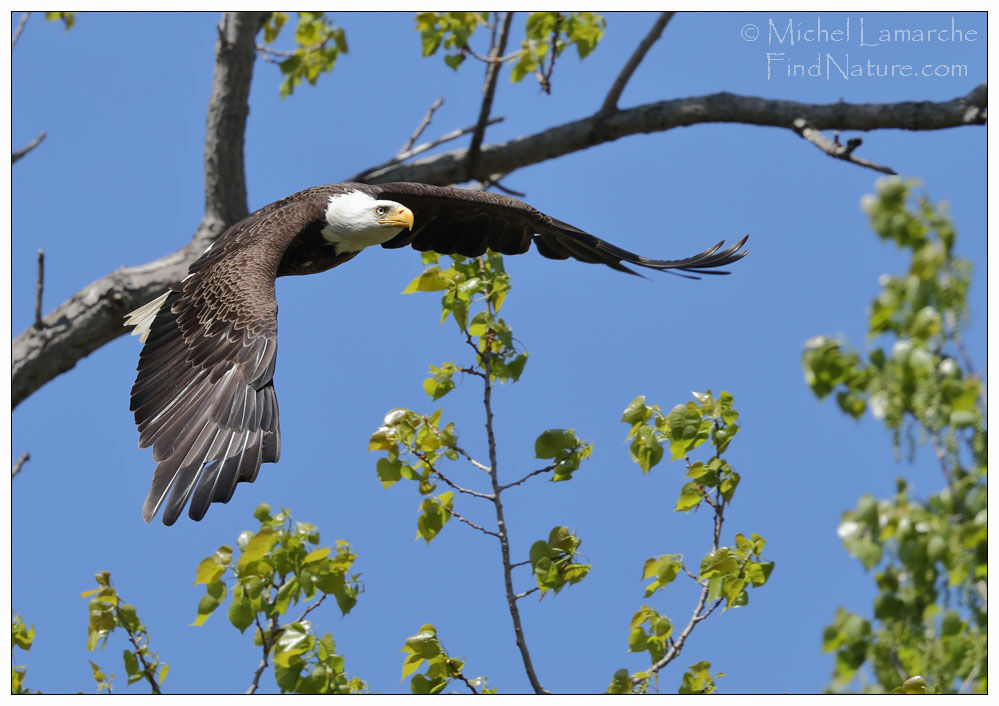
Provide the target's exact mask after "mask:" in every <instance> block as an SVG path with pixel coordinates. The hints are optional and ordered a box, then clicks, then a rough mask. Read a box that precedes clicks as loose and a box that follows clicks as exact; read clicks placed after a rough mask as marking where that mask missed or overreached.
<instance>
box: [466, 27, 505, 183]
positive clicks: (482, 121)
mask: <svg viewBox="0 0 999 706" xmlns="http://www.w3.org/2000/svg"><path fill="white" fill-rule="evenodd" d="M511 22H513V13H512V12H505V13H503V27H502V29H500V32H499V38H498V39H497V40H496V42H495V43H494V44H493V45H492V46H491V47H490V48H489V58H490V59H492V60H493V61H490V62H489V64H488V65H487V66H486V78H485V82H484V84H483V87H482V105H481V106H480V108H479V119H478V121H477V122H476V124H475V132H473V133H472V142H471V144H469V146H468V152H467V155H466V169H467V173H468V176H469V178H471V176H472V174H474V173H475V167H476V163H477V162H478V160H479V152H480V150H481V149H482V140H483V138H484V137H485V135H486V125H487V124H488V122H489V113H490V112H491V111H492V108H493V96H494V95H495V94H496V81H497V79H498V78H499V72H500V67H501V66H502V64H500V63H499V62H497V61H495V60H496V59H497V58H499V56H500V55H501V54H503V52H504V51H506V42H507V39H508V38H509V36H510V23H511Z"/></svg>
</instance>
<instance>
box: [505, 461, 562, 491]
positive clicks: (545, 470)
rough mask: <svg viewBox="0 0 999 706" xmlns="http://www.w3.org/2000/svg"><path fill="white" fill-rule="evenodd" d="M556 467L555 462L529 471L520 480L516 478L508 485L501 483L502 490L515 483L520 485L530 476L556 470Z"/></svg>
mask: <svg viewBox="0 0 999 706" xmlns="http://www.w3.org/2000/svg"><path fill="white" fill-rule="evenodd" d="M554 468H555V464H554V463H552V464H549V465H547V466H545V467H544V468H539V469H538V470H536V471H531V472H530V473H528V474H527V475H526V476H524V477H523V478H521V479H520V480H515V481H514V482H513V483H507V484H506V485H501V486H500V491H503V490H506V489H507V488H512V487H513V486H515V485H520V484H521V483H523V482H524V481H526V480H527V479H528V478H531V477H533V476H536V475H539V474H541V473H547V472H548V471H551V470H554Z"/></svg>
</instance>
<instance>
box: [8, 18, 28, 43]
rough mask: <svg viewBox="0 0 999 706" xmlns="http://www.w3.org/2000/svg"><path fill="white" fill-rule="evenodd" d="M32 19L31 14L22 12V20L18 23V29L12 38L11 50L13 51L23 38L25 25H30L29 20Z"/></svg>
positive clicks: (15, 29) (16, 28)
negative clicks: (22, 33) (18, 41)
mask: <svg viewBox="0 0 999 706" xmlns="http://www.w3.org/2000/svg"><path fill="white" fill-rule="evenodd" d="M29 17H31V13H30V12H22V13H21V19H20V20H18V22H17V27H15V28H14V35H13V36H12V37H11V38H10V48H11V49H13V48H14V45H15V44H17V40H18V39H20V38H21V32H23V31H24V25H26V24H27V23H28V18H29Z"/></svg>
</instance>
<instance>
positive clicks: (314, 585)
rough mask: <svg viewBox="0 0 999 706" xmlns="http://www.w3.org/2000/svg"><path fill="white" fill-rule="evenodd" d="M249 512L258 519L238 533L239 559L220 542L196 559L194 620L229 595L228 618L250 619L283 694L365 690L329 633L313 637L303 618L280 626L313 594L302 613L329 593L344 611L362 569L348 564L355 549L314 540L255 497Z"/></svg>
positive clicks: (313, 532)
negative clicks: (200, 591) (198, 594)
mask: <svg viewBox="0 0 999 706" xmlns="http://www.w3.org/2000/svg"><path fill="white" fill-rule="evenodd" d="M253 516H254V518H255V519H256V520H257V521H258V522H259V523H260V526H259V528H258V529H257V530H256V531H250V530H246V531H244V532H242V533H240V535H239V537H238V539H237V546H238V547H239V557H238V558H235V557H234V556H233V549H232V547H230V546H228V545H223V546H221V547H219V548H218V549H217V550H216V551H215V553H214V554H212V555H211V556H209V557H205V558H204V559H202V560H201V562H200V563H199V564H198V567H197V570H196V572H195V579H194V583H195V584H203V585H204V586H205V595H204V596H203V597H202V598H201V601H200V602H199V603H198V615H197V618H196V619H195V621H194V623H193V624H194V625H201V624H203V623H204V622H205V621H206V620H207V619H208V618H209V617H211V615H212V614H213V613H214V612H215V611H216V610H217V609H218V608H219V607H220V606H221V605H222V604H223V603H224V602H225V600H226V598H227V597H228V598H230V603H229V608H228V618H229V622H230V623H232V625H233V626H234V627H235V628H236V629H238V630H239V631H240V632H244V631H245V630H246V629H247V628H249V627H251V626H253V625H256V631H255V634H254V644H256V645H260V646H262V647H264V648H265V650H266V651H267V653H268V654H269V656H270V659H271V662H272V663H273V665H274V676H275V679H276V680H277V683H278V686H279V687H280V688H281V691H282V693H302V694H338V693H355V692H358V691H363V690H364V688H365V686H364V684H363V682H361V681H360V680H358V679H356V678H353V679H352V678H350V677H349V676H348V675H347V674H346V673H345V672H344V659H343V657H342V656H341V655H339V654H337V653H336V643H335V642H334V641H333V638H332V636H330V635H329V634H328V633H327V634H325V635H323V636H322V637H319V636H318V635H316V634H315V632H314V631H313V629H312V624H311V623H310V622H309V621H308V620H304V619H302V618H300V619H298V620H295V621H292V622H290V623H287V624H285V625H280V621H281V618H282V617H283V616H284V614H285V613H287V611H288V610H289V608H290V607H291V606H292V605H293V604H298V603H299V602H302V601H313V603H312V604H311V605H310V606H309V608H308V609H307V611H306V613H307V612H309V611H311V610H313V609H315V608H316V607H317V606H318V605H319V604H320V603H322V602H323V601H324V600H325V599H326V598H327V597H328V596H332V597H333V598H334V599H335V600H336V603H337V606H338V607H339V608H340V612H341V613H342V614H343V615H346V614H347V613H349V612H350V610H351V609H352V608H353V607H354V605H355V604H356V603H357V595H358V593H359V592H360V590H361V586H360V574H357V573H352V571H351V569H352V567H353V564H354V560H355V559H356V554H355V553H354V552H353V551H352V550H351V548H350V545H349V544H348V543H347V542H345V541H343V540H337V541H336V546H335V548H334V547H330V546H326V547H323V546H319V530H318V529H317V528H316V526H315V525H312V524H310V523H308V522H295V521H293V520H292V517H291V514H290V512H289V511H288V510H281V511H280V512H278V513H275V514H271V508H270V506H269V505H267V504H261V505H259V506H257V508H256V510H255V511H254V513H253ZM234 559H235V560H234Z"/></svg>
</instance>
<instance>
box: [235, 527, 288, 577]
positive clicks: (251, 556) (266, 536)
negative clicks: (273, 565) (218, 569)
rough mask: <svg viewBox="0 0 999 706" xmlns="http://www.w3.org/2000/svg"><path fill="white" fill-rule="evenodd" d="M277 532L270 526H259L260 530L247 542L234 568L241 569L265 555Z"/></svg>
mask: <svg viewBox="0 0 999 706" xmlns="http://www.w3.org/2000/svg"><path fill="white" fill-rule="evenodd" d="M277 540H278V536H277V533H276V532H275V531H274V529H273V528H271V527H261V528H260V531H259V532H257V534H256V535H254V536H253V538H252V539H251V540H250V541H249V542H248V543H247V545H246V547H245V548H244V549H243V553H242V554H241V555H240V557H239V562H238V563H237V565H236V568H237V569H238V570H239V571H242V570H244V569H245V568H246V566H247V565H248V564H249V563H250V562H253V561H256V560H257V559H261V558H263V557H264V556H266V555H267V552H269V551H270V550H271V547H273V546H274V544H275V543H276V542H277Z"/></svg>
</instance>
